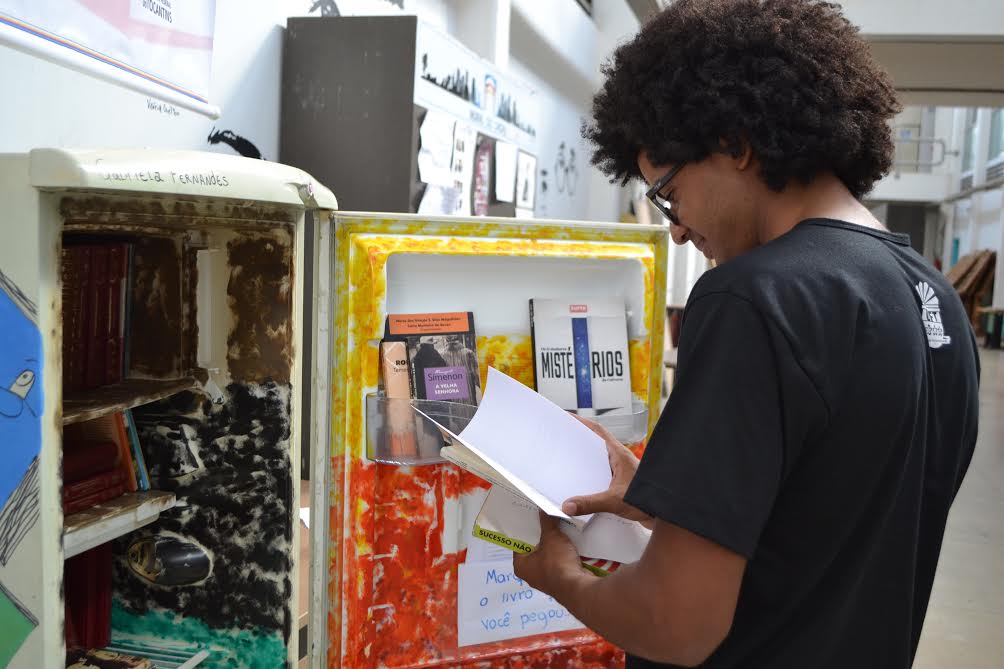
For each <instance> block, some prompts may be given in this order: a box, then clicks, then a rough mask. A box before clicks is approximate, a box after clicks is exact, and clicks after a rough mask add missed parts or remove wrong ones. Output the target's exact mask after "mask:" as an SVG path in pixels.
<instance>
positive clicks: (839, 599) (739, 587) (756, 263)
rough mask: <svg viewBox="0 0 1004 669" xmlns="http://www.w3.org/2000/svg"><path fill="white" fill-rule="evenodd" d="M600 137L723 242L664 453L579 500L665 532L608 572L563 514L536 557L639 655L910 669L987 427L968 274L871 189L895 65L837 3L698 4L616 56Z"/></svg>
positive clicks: (681, 371) (659, 440)
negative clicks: (879, 205)
mask: <svg viewBox="0 0 1004 669" xmlns="http://www.w3.org/2000/svg"><path fill="white" fill-rule="evenodd" d="M604 74H605V76H606V80H605V83H604V85H603V88H602V90H601V91H600V92H599V93H598V94H597V95H596V97H595V99H594V104H593V120H592V122H591V123H590V124H588V125H587V126H586V128H585V135H586V137H587V138H588V139H590V140H591V141H592V142H593V143H594V144H595V147H596V149H595V153H594V156H593V163H594V164H595V165H597V166H598V167H599V168H600V169H601V170H603V171H604V172H606V173H607V174H608V175H610V176H611V177H612V178H613V179H617V180H620V181H621V182H623V183H626V182H628V181H629V180H630V179H634V178H641V179H644V180H645V182H646V183H647V184H648V185H649V187H650V189H649V197H650V199H651V200H652V201H653V203H654V204H655V206H656V207H658V208H659V209H660V210H661V211H662V212H663V214H665V216H666V217H667V218H668V219H669V221H670V228H671V233H672V236H673V239H674V240H675V241H676V243H678V244H685V243H687V242H691V243H693V244H694V245H696V246H697V248H698V249H700V250H701V251H703V253H704V254H705V255H706V256H707V257H709V258H713V259H714V260H715V261H717V266H716V267H715V268H714V269H711V270H710V271H708V272H707V273H705V275H704V276H703V277H702V278H701V279H700V281H699V282H698V283H697V285H696V286H695V287H694V290H693V292H692V294H691V295H690V298H689V300H688V303H687V308H686V311H685V313H684V316H683V324H682V331H681V341H680V350H679V361H678V375H677V381H676V384H675V387H674V389H673V393H672V395H671V397H670V399H669V402H668V404H667V405H666V408H665V410H664V411H663V414H662V416H661V417H660V419H659V421H658V424H657V425H656V427H655V430H654V431H653V433H652V435H651V438H650V439H649V442H648V445H647V449H646V451H645V455H644V457H643V458H642V459H641V461H640V462H639V461H638V460H637V459H635V458H634V456H633V455H631V453H630V452H629V451H628V450H627V449H626V448H624V447H623V446H622V445H621V444H619V443H618V442H617V441H616V440H615V439H614V438H613V437H611V436H610V434H609V433H608V432H606V431H605V430H604V429H602V428H601V427H600V426H598V425H595V424H593V425H592V427H593V429H594V430H595V431H596V432H597V433H599V434H600V435H601V436H603V437H604V438H605V440H606V442H607V446H608V450H609V453H610V464H611V470H612V473H613V482H612V483H611V486H610V489H609V490H607V491H604V492H599V493H597V494H595V495H591V496H587V497H582V498H577V499H571V500H568V501H567V502H566V504H565V511H566V512H568V513H570V514H579V515H581V514H586V513H595V512H600V511H602V512H608V513H615V514H618V515H620V516H622V517H624V518H627V519H629V520H632V521H639V522H643V523H645V524H646V525H648V526H649V527H651V528H653V532H652V537H651V540H650V542H649V545H648V547H647V549H646V550H645V553H644V555H643V556H642V558H641V559H640V561H639V562H637V563H634V564H630V565H625V566H623V567H622V568H620V569H619V570H617V571H616V572H614V573H613V574H612V575H609V576H607V577H604V578H599V577H597V576H595V575H593V574H591V573H589V572H587V571H585V570H584V569H582V568H581V567H580V563H579V556H577V555H576V551H575V549H574V547H573V546H572V545H571V543H570V542H569V541H568V540H567V539H566V538H565V536H564V535H563V534H562V533H561V532H560V531H559V530H558V529H557V527H556V525H555V522H554V520H552V519H549V518H547V517H546V516H542V517H541V529H542V532H541V541H540V544H539V545H538V547H537V549H536V550H535V551H534V552H533V553H531V554H529V555H525V556H516V557H515V558H514V566H515V569H516V573H517V575H519V576H520V577H522V578H524V579H526V580H527V581H528V582H529V583H530V585H532V586H534V587H536V588H539V589H540V590H543V591H545V592H547V593H550V594H551V595H552V596H554V597H555V598H556V599H557V600H558V601H559V602H561V603H562V604H563V605H565V606H566V607H567V608H568V609H569V611H570V612H571V613H572V614H573V615H574V616H576V617H577V618H579V619H580V620H581V621H582V622H583V623H585V624H586V625H588V626H589V627H590V628H592V629H593V630H595V631H597V632H598V633H600V634H601V635H603V636H604V637H605V638H607V639H608V640H609V641H611V642H612V643H614V644H617V645H618V646H620V647H621V648H623V649H624V650H625V651H626V653H627V656H628V660H627V665H628V667H648V666H658V665H659V664H660V663H661V664H663V665H667V664H668V665H678V666H702V667H708V668H715V669H725V668H738V667H753V668H764V667H767V668H791V669H810V668H811V669H848V668H850V667H853V668H855V669H871V668H874V669H906V668H907V667H910V666H911V664H912V662H913V658H914V654H915V653H916V650H917V643H918V640H919V638H920V633H921V629H922V626H923V622H924V615H925V613H926V610H927V604H928V599H929V597H930V593H931V585H932V583H933V580H934V573H935V568H936V566H937V561H938V554H939V552H940V548H941V541H942V537H943V535H944V530H945V523H946V519H947V516H948V510H949V507H950V506H951V503H952V500H953V499H954V497H955V494H956V492H957V491H958V489H959V486H960V484H961V482H962V478H963V476H964V475H965V472H966V469H967V467H968V465H969V461H970V458H971V456H972V452H973V447H974V445H975V442H976V431H977V414H978V385H979V363H978V355H977V349H976V342H975V339H974V337H973V332H972V329H971V327H970V325H969V322H968V319H967V317H966V314H965V312H964V310H963V308H962V305H961V303H960V301H959V299H958V297H957V296H956V294H955V292H954V290H953V289H952V287H951V286H950V285H949V284H948V283H947V282H946V281H945V279H944V278H943V277H942V276H941V274H940V273H938V272H937V271H935V270H934V269H933V268H932V267H931V266H930V265H929V264H928V263H927V262H926V261H925V260H924V259H923V258H922V257H920V256H919V255H917V254H916V253H915V252H914V251H913V250H912V249H911V247H910V243H909V239H908V237H907V236H905V235H898V234H892V233H890V232H889V231H888V230H886V229H885V228H884V227H883V225H882V224H881V223H880V222H879V221H877V220H876V219H875V218H874V217H873V216H872V215H871V213H870V212H869V211H868V209H867V208H865V207H864V206H863V205H862V204H861V202H860V198H861V197H862V196H864V195H865V194H866V193H868V191H869V190H871V188H872V186H873V184H874V183H875V181H876V180H878V179H879V178H881V177H882V175H884V174H885V173H886V172H887V170H888V169H889V166H890V163H891V154H892V149H893V146H892V141H891V139H890V128H889V125H888V122H889V120H890V118H892V116H894V114H895V113H896V112H897V111H898V109H899V104H898V102H897V100H896V96H895V93H894V91H893V87H892V85H891V83H890V81H889V78H888V76H887V75H886V74H885V73H884V72H883V71H882V70H881V68H879V67H878V66H877V65H876V63H875V62H874V61H873V60H872V57H871V55H870V53H869V50H868V47H867V45H866V43H865V42H864V41H863V40H862V38H861V37H860V35H859V34H858V31H857V29H856V28H855V27H854V26H852V25H851V24H850V23H849V22H848V21H847V20H846V19H845V18H844V17H843V16H842V15H841V13H840V9H839V7H837V6H836V5H834V4H830V3H825V2H818V1H816V0H677V1H676V2H673V3H672V4H671V5H670V6H669V7H668V8H667V9H665V10H664V11H663V12H662V13H660V14H659V15H658V16H656V17H655V18H654V19H653V20H651V21H650V22H649V23H648V24H646V25H645V26H644V27H643V28H642V30H641V31H640V33H639V34H638V35H637V36H636V37H635V38H634V39H633V40H632V41H630V42H629V43H627V44H624V45H623V46H621V47H620V48H618V49H617V51H616V52H615V53H614V56H613V59H612V61H611V62H610V63H609V64H608V65H607V66H606V67H605V68H604Z"/></svg>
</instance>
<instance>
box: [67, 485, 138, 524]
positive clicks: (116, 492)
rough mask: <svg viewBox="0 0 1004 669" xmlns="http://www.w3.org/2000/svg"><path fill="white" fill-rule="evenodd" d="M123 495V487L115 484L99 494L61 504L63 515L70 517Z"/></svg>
mask: <svg viewBox="0 0 1004 669" xmlns="http://www.w3.org/2000/svg"><path fill="white" fill-rule="evenodd" d="M124 493H125V486H123V485H122V484H121V483H117V484H115V485H113V486H111V487H108V488H105V489H104V490H101V491H99V492H96V493H93V494H91V495H86V496H84V497H78V498H77V499H74V500H71V501H64V502H63V515H66V516H68V515H70V514H71V513H78V512H80V511H83V510H84V509H89V508H91V507H92V506H95V505H97V504H101V503H102V502H107V501H108V500H110V499H115V498H116V497H119V496H121V495H122V494H124Z"/></svg>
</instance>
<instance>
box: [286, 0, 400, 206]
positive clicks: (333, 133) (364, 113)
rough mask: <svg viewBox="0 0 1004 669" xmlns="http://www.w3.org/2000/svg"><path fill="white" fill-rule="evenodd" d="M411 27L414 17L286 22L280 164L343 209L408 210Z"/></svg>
mask: <svg viewBox="0 0 1004 669" xmlns="http://www.w3.org/2000/svg"><path fill="white" fill-rule="evenodd" d="M416 26H417V19H416V17H414V16H399V17H398V16H390V17H387V16H383V17H309V18H291V19H289V21H288V28H287V30H286V44H285V49H284V57H283V64H282V108H281V113H282V117H281V123H280V140H279V141H280V148H279V155H280V161H281V162H283V163H287V164H289V165H294V166H296V167H299V168H301V169H304V170H306V171H307V172H309V173H310V174H311V175H313V176H314V177H315V178H316V179H318V180H319V181H321V183H323V184H324V185H326V186H328V187H329V188H330V189H331V190H332V191H333V192H334V193H335V196H336V197H337V198H338V203H339V207H340V208H341V209H343V210H357V211H360V210H361V211H392V212H407V211H409V210H410V203H409V199H410V195H411V186H412V183H413V180H414V176H413V172H414V162H415V160H414V141H415V135H414V123H413V116H412V114H413V94H414V76H415V32H416Z"/></svg>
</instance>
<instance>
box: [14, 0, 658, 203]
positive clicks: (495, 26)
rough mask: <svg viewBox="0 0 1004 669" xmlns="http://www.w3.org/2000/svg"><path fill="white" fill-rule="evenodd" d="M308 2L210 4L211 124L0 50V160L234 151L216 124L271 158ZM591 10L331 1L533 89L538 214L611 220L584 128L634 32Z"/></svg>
mask: <svg viewBox="0 0 1004 669" xmlns="http://www.w3.org/2000/svg"><path fill="white" fill-rule="evenodd" d="M398 4H400V5H401V6H400V7H399V6H398ZM313 5H314V0H281V1H280V2H275V1H274V0H217V16H216V34H215V38H214V54H213V56H214V57H213V68H212V81H211V89H210V98H211V101H212V102H213V103H214V104H217V105H219V106H220V107H221V108H222V112H223V114H222V117H221V118H220V119H218V120H216V121H215V122H213V121H210V120H209V119H207V118H205V117H202V116H200V115H198V114H195V113H194V112H188V111H184V110H177V109H172V110H171V111H168V112H167V113H165V112H164V111H161V110H158V109H157V108H155V107H156V106H160V107H163V105H154V106H151V105H150V104H148V98H147V96H145V95H142V94H138V93H134V92H131V91H127V90H125V89H122V88H119V87H117V86H115V85H114V84H110V83H106V82H104V81H100V80H98V79H94V78H91V77H88V76H86V75H82V74H79V73H77V72H74V71H71V70H67V69H65V68H62V67H60V66H58V65H54V64H51V63H48V62H45V61H42V60H40V59H38V58H35V57H33V56H30V55H27V54H24V53H21V52H18V51H14V50H12V49H8V48H6V47H0V84H3V86H4V89H5V90H7V91H16V93H15V94H14V95H12V96H11V102H9V103H8V104H5V105H2V106H0V127H2V128H4V129H5V130H4V132H3V133H2V134H0V152H20V151H28V150H30V149H32V148H34V147H40V146H60V147H150V148H177V149H200V150H208V151H220V152H225V153H233V150H232V149H231V148H229V147H228V146H226V145H223V144H217V145H215V146H211V145H210V144H209V143H208V142H207V137H208V135H209V134H210V132H211V131H212V130H213V128H214V127H215V128H216V129H217V130H224V129H226V130H231V131H233V132H235V133H236V134H238V135H240V136H242V137H245V138H246V139H248V140H250V141H251V142H252V143H253V144H255V146H257V148H258V149H259V150H260V151H261V153H262V154H263V156H264V157H265V158H267V159H271V160H275V159H276V158H277V156H278V154H279V91H280V84H281V82H280V74H281V69H280V67H281V56H282V39H283V35H282V31H283V28H284V26H285V22H286V17H288V16H303V15H307V14H308V13H309V11H310V9H311V7H312V6H313ZM596 5H597V7H596V16H595V17H594V18H595V20H594V19H591V18H590V17H589V16H587V15H586V13H585V12H584V11H583V10H582V9H581V8H580V7H579V6H578V4H577V3H576V2H575V0H546V1H545V2H539V1H529V0H402V1H401V2H400V3H395V2H391V1H389V0H337V6H338V9H339V10H340V12H341V13H342V14H343V15H362V14H370V15H374V14H401V13H407V14H416V15H418V16H419V18H420V19H421V20H422V21H424V22H426V23H429V24H431V25H433V26H435V27H437V28H438V29H440V30H442V31H444V32H447V33H449V34H451V35H453V36H454V37H456V38H457V39H459V40H460V41H462V42H465V43H466V44H467V46H468V47H470V48H472V49H473V50H474V51H476V52H478V53H479V54H481V55H482V56H483V57H486V58H488V59H489V60H493V61H494V62H495V63H496V65H497V66H499V67H500V68H502V69H503V70H504V69H506V68H507V67H508V68H509V70H510V71H511V72H512V73H513V74H514V75H516V76H518V77H520V78H522V79H524V80H525V81H526V82H527V83H529V84H530V85H531V86H533V87H534V88H536V90H537V92H538V96H539V100H540V106H539V109H540V124H539V125H540V128H539V130H538V154H539V155H538V169H540V170H546V171H547V173H548V174H547V177H544V176H543V175H541V174H538V178H539V179H540V180H541V181H542V182H545V183H546V184H547V191H546V192H543V190H542V189H541V190H539V191H538V202H539V206H538V208H537V215H538V216H546V217H549V218H569V219H594V220H617V218H619V216H620V214H621V213H622V211H623V210H624V202H625V200H624V197H623V195H622V193H621V189H619V188H616V187H613V186H611V185H609V184H608V183H607V182H606V180H605V179H604V178H603V177H602V176H601V175H600V174H599V172H598V171H596V170H595V169H593V168H591V167H590V166H589V159H588V156H589V150H588V147H586V145H585V143H584V142H583V141H582V139H581V135H580V126H581V124H582V121H583V119H584V118H585V117H586V116H587V115H588V113H589V106H590V100H591V97H592V94H593V93H594V92H595V89H596V88H597V86H598V84H599V65H600V63H601V62H602V61H603V60H605V59H606V57H607V56H608V55H609V52H610V51H611V50H612V48H613V46H614V45H615V44H616V43H617V42H618V41H619V40H620V39H623V38H625V37H628V36H630V35H631V34H633V33H634V32H635V31H636V30H637V27H638V23H637V20H636V19H635V18H634V15H633V13H632V12H631V10H630V9H629V8H628V6H627V2H626V0H603V1H602V2H597V3H596ZM510 19H511V24H512V25H511V26H510V25H509V23H510ZM150 102H151V103H155V102H156V101H154V100H150ZM15 129H16V130H15ZM562 142H564V144H565V148H564V151H563V152H564V155H565V160H566V165H567V164H569V162H570V161H571V153H572V151H574V152H575V163H574V164H575V170H574V172H573V171H569V172H568V174H567V177H566V175H562V178H561V179H560V180H558V179H556V178H555V174H554V170H555V166H556V163H557V162H558V156H559V151H560V146H561V144H562ZM559 181H560V183H559ZM569 184H571V187H569ZM559 186H561V188H559Z"/></svg>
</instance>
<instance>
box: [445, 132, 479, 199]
mask: <svg viewBox="0 0 1004 669" xmlns="http://www.w3.org/2000/svg"><path fill="white" fill-rule="evenodd" d="M477 139H478V133H477V131H476V130H475V129H474V128H473V127H472V126H470V125H468V124H466V123H463V122H461V121H457V124H456V126H455V127H454V130H453V161H452V163H451V164H450V173H451V174H452V175H453V185H454V186H455V187H457V188H458V190H459V193H458V196H457V199H456V200H455V205H454V207H453V210H452V211H450V212H449V213H450V214H455V215H457V216H470V215H471V187H472V184H473V183H474V149H475V143H476V142H477Z"/></svg>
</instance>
